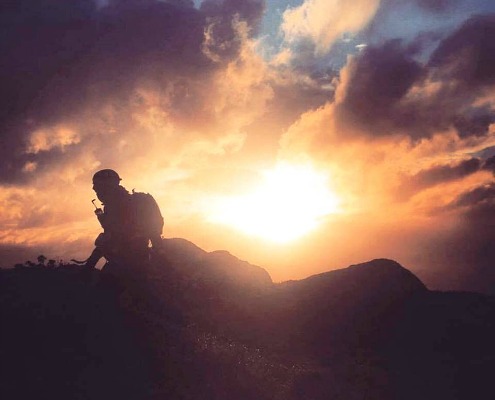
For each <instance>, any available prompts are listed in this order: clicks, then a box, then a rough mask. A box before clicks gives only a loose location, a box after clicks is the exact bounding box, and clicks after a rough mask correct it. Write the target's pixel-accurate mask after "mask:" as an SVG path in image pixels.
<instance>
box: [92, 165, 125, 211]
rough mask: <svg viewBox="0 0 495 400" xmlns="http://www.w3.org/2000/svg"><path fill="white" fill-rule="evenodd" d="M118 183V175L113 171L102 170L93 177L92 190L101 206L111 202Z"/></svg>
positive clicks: (117, 188) (117, 189)
mask: <svg viewBox="0 0 495 400" xmlns="http://www.w3.org/2000/svg"><path fill="white" fill-rule="evenodd" d="M120 181H121V179H120V176H119V174H117V172H115V171H114V170H113V169H102V170H100V171H98V172H97V173H96V174H94V175H93V190H94V191H95V192H96V196H97V197H98V199H99V200H100V201H101V202H102V203H103V204H105V202H108V201H109V200H110V201H111V200H112V198H113V197H114V196H115V195H116V193H117V192H118V191H119V183H120Z"/></svg>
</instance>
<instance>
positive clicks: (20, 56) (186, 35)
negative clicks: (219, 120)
mask: <svg viewBox="0 0 495 400" xmlns="http://www.w3.org/2000/svg"><path fill="white" fill-rule="evenodd" d="M262 10H263V3H262V2H261V1H259V0H249V1H234V0H225V1H213V0H207V1H204V2H203V4H202V8H201V10H197V9H196V8H194V4H193V2H192V1H190V0H184V1H179V0H176V1H167V2H164V1H159V0H146V1H137V0H127V1H124V0H120V1H117V0H114V1H111V2H110V3H109V5H108V6H107V7H103V8H97V7H96V6H95V3H94V1H93V0H20V1H18V2H15V3H12V2H10V3H9V4H8V5H3V6H2V8H1V9H0V19H1V21H0V22H1V23H0V33H1V36H0V37H1V39H0V52H1V54H2V63H1V65H0V85H1V87H2V97H1V100H0V145H1V146H0V157H1V160H2V161H1V163H0V182H3V183H9V182H11V183H13V182H15V183H20V182H22V181H23V180H26V179H27V175H26V174H23V172H22V168H23V167H24V166H25V165H26V163H27V162H33V161H36V162H37V163H38V164H39V166H40V169H38V170H41V169H42V168H41V167H43V164H46V163H49V162H51V161H55V159H57V160H60V159H61V157H70V156H71V155H70V154H69V153H70V152H68V151H64V152H63V154H54V156H53V157H50V156H46V155H45V154H44V153H46V152H57V151H59V150H58V149H57V148H50V149H46V150H42V151H40V152H38V153H36V154H27V153H26V147H27V140H28V137H29V135H30V134H31V133H32V132H34V131H36V130H40V129H41V130H42V129H47V128H50V127H53V126H55V125H57V124H59V123H61V122H63V123H66V124H69V125H70V124H73V125H74V124H77V125H78V127H79V128H80V129H83V130H84V129H89V128H84V127H85V126H88V125H90V124H89V122H90V123H91V124H93V125H94V123H95V121H98V119H100V125H99V126H101V127H103V126H104V125H105V123H104V121H102V120H101V118H102V117H101V115H100V114H101V113H100V111H101V107H102V106H104V105H105V104H106V103H108V102H111V104H112V106H113V109H114V110H117V112H119V113H120V118H122V119H123V120H125V119H128V111H127V110H129V107H130V106H133V107H139V102H140V101H141V100H140V99H139V95H138V94H136V88H138V87H143V86H144V87H146V86H148V87H152V88H153V90H155V91H157V92H160V91H163V93H166V94H167V96H168V97H167V98H168V101H169V103H167V104H166V106H167V107H168V108H169V109H170V110H173V111H172V112H171V113H170V115H171V118H176V119H177V120H179V121H185V120H186V119H189V120H190V119H191V118H190V116H191V115H195V116H197V117H198V120H200V121H203V120H204V118H207V117H206V116H204V115H203V114H204V111H203V108H204V104H207V103H208V99H207V98H206V93H203V92H204V90H203V87H204V82H205V81H208V79H209V77H211V76H212V75H213V73H214V72H215V70H216V69H218V68H221V67H222V66H223V65H224V64H225V63H226V62H228V61H229V60H231V59H232V58H233V57H235V56H236V54H237V52H238V51H239V46H240V43H239V40H238V34H237V32H236V31H235V29H234V27H233V24H232V19H233V18H234V15H238V18H239V19H240V20H242V21H245V22H246V23H247V24H248V25H252V26H256V25H257V24H258V23H259V19H260V16H261V13H262ZM212 24H213V26H214V28H213V31H214V36H215V37H214V40H212V41H210V42H209V43H208V50H209V52H210V53H215V54H219V55H220V56H221V57H220V58H219V59H218V60H215V62H213V61H212V59H211V58H210V57H208V56H207V55H206V54H205V52H204V50H205V48H204V41H205V31H207V30H208V29H209V27H210V26H212ZM170 102H171V104H170ZM163 107H165V105H163ZM119 110H120V111H119ZM81 116H83V117H89V118H90V120H88V124H84V123H81V118H82V117H81ZM203 122H204V121H203ZM184 123H186V122H184ZM116 124H117V125H118V124H119V123H118V121H117V122H116ZM106 128H107V129H109V128H108V126H107V127H106ZM86 133H87V134H88V136H91V135H94V134H98V132H86ZM85 140H92V139H91V138H88V139H84V138H82V139H81V141H80V142H79V143H78V144H74V146H76V147H77V146H78V145H80V146H83V145H84V144H85ZM69 147H70V146H69ZM65 150H67V149H65ZM59 153H60V151H59ZM35 175H36V174H31V175H29V176H30V177H34V176H35Z"/></svg>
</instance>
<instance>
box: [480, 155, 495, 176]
mask: <svg viewBox="0 0 495 400" xmlns="http://www.w3.org/2000/svg"><path fill="white" fill-rule="evenodd" d="M482 168H483V169H484V170H486V171H491V172H493V173H494V174H495V156H492V157H490V158H488V159H487V160H486V161H485V162H484V163H483V167H482Z"/></svg>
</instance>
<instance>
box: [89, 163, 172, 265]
mask: <svg viewBox="0 0 495 400" xmlns="http://www.w3.org/2000/svg"><path fill="white" fill-rule="evenodd" d="M120 181H121V179H120V177H119V175H118V174H117V172H115V171H114V170H111V169H103V170H101V171H98V172H97V173H95V174H94V176H93V190H94V191H95V192H96V196H97V197H98V199H99V200H100V201H101V202H102V203H103V206H104V207H103V209H101V208H97V209H96V210H95V214H96V216H97V218H98V221H99V222H100V224H101V226H102V228H103V233H101V234H100V235H98V237H97V238H96V241H95V249H94V250H93V252H92V253H91V255H90V257H89V258H88V259H87V260H86V264H85V265H86V267H88V268H93V267H94V266H95V265H96V263H97V262H98V260H100V259H101V258H102V257H105V259H106V260H107V265H109V264H116V265H117V266H123V265H129V264H131V265H134V264H139V263H143V262H146V261H147V260H148V257H149V244H150V242H151V244H152V245H153V247H159V246H160V244H161V233H162V229H163V218H162V215H161V213H160V209H159V208H158V205H157V204H156V202H155V200H154V199H153V197H152V196H151V195H149V194H146V193H134V192H133V193H132V194H131V193H129V192H128V191H127V190H126V189H125V188H124V187H122V186H121V185H120Z"/></svg>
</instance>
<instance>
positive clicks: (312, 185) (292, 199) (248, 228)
mask: <svg viewBox="0 0 495 400" xmlns="http://www.w3.org/2000/svg"><path fill="white" fill-rule="evenodd" d="M263 178H264V179H263V182H262V183H261V184H260V186H259V187H258V188H257V189H255V190H254V191H253V192H252V193H249V194H246V195H243V196H235V197H229V198H226V199H222V200H220V201H219V202H218V203H217V204H216V207H215V211H214V213H213V215H212V217H211V220H212V221H213V222H219V223H223V224H226V225H229V226H232V227H234V228H236V229H239V230H240V231H242V232H245V233H247V234H250V235H253V236H258V237H261V238H264V239H267V240H270V241H273V242H278V243H287V242H290V241H293V240H295V239H297V238H299V237H301V236H303V235H305V234H307V233H309V232H310V231H312V230H313V229H315V228H316V227H317V226H318V225H319V223H320V222H321V220H322V218H323V217H325V216H326V215H329V214H333V213H337V212H338V210H339V200H338V198H337V196H336V195H335V194H334V193H333V192H332V191H331V190H330V188H329V186H328V177H327V176H326V175H325V174H323V173H320V172H317V171H316V170H315V169H314V168H313V167H311V166H309V165H291V164H285V163H282V164H279V165H277V166H276V167H275V168H274V169H272V170H269V171H265V172H264V174H263Z"/></svg>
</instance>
